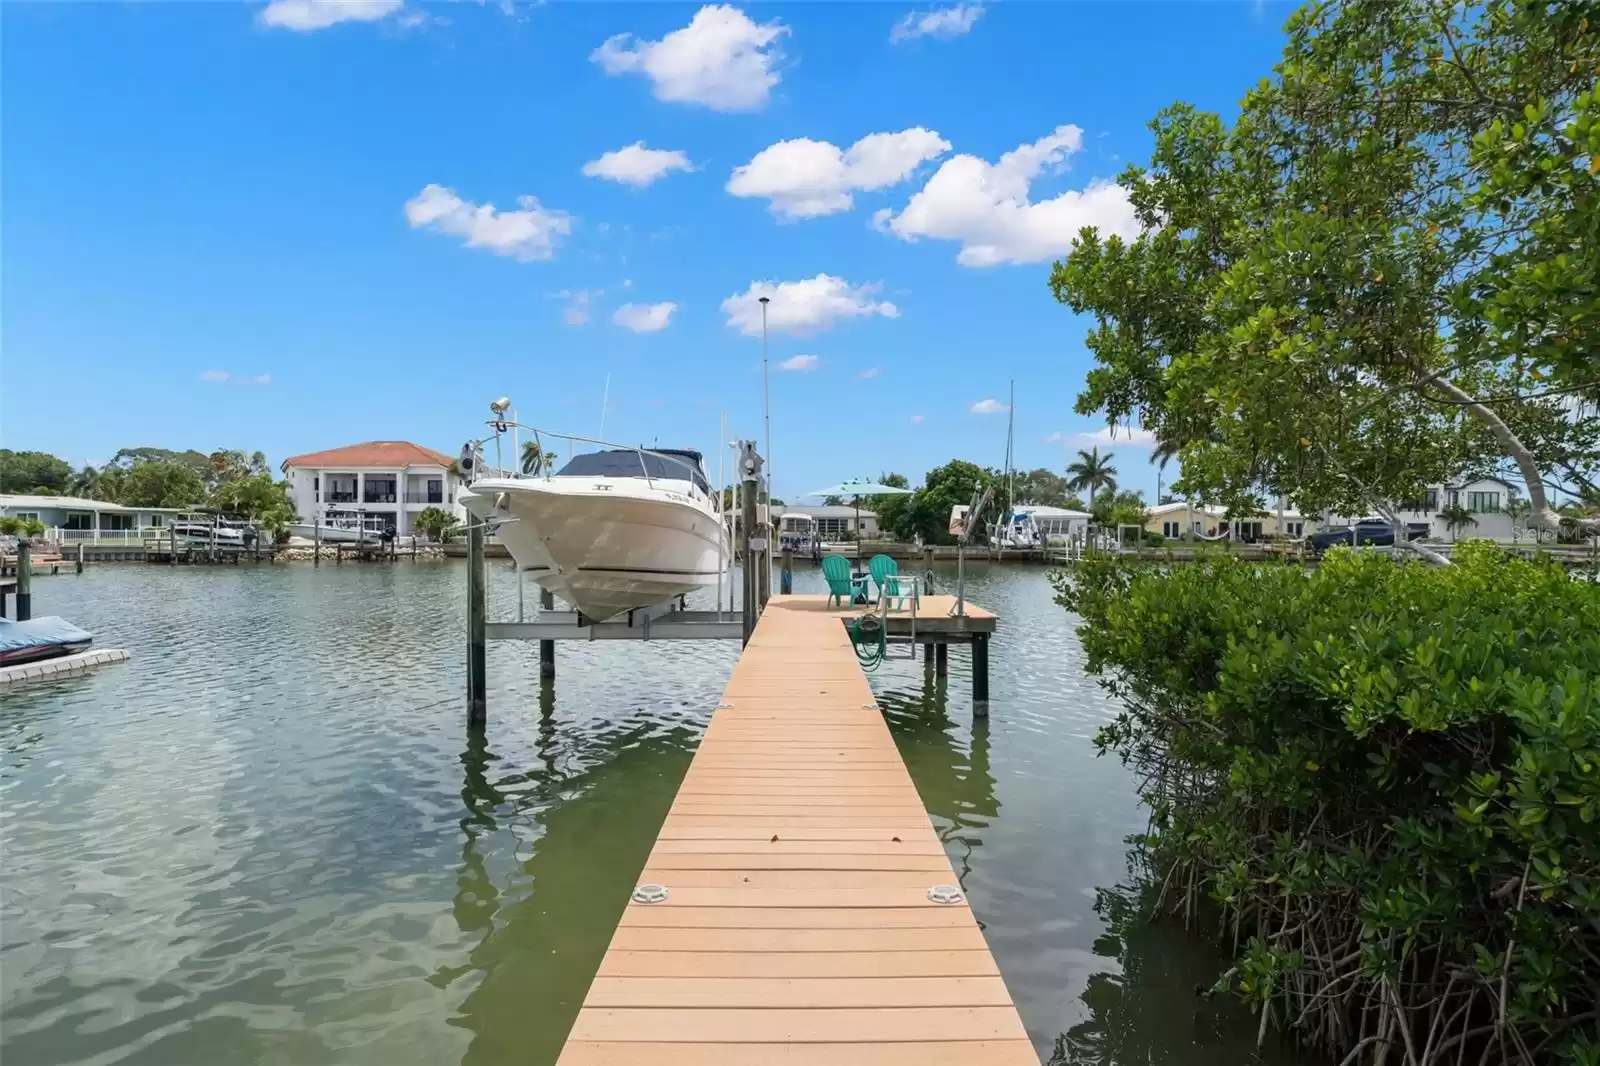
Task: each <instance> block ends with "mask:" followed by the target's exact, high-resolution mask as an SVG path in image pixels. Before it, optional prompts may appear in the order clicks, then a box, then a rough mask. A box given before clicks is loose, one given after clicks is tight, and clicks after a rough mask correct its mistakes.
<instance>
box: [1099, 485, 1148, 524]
mask: <svg viewBox="0 0 1600 1066" xmlns="http://www.w3.org/2000/svg"><path fill="white" fill-rule="evenodd" d="M1089 513H1090V514H1091V515H1093V516H1094V523H1095V525H1097V526H1100V527H1101V528H1104V529H1116V528H1117V527H1119V526H1141V527H1142V526H1143V525H1144V524H1145V523H1146V522H1148V521H1150V511H1149V510H1148V509H1147V508H1146V507H1145V505H1144V493H1142V492H1137V491H1135V490H1131V489H1124V490H1122V491H1121V492H1106V493H1104V494H1102V495H1101V496H1100V497H1099V498H1098V499H1097V500H1095V502H1094V503H1092V504H1090V505H1089Z"/></svg>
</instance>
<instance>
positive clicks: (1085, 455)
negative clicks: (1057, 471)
mask: <svg viewBox="0 0 1600 1066" xmlns="http://www.w3.org/2000/svg"><path fill="white" fill-rule="evenodd" d="M1067 487H1068V488H1069V489H1071V490H1072V491H1073V492H1087V493H1088V494H1089V510H1090V511H1093V510H1094V497H1095V493H1096V492H1097V491H1099V490H1101V489H1107V490H1112V491H1115V489H1116V487H1117V468H1116V467H1115V466H1112V465H1111V456H1109V455H1101V454H1100V449H1099V448H1098V447H1096V448H1090V449H1089V450H1088V451H1084V450H1083V449H1081V448H1080V449H1078V458H1077V459H1075V460H1074V461H1072V462H1070V463H1068V464H1067Z"/></svg>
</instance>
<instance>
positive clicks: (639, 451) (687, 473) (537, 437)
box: [471, 419, 712, 500]
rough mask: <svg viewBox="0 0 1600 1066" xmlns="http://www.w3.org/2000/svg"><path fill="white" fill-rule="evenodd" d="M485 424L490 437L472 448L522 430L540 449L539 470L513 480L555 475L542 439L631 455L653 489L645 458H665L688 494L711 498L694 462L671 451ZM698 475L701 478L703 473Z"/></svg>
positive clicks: (506, 421)
mask: <svg viewBox="0 0 1600 1066" xmlns="http://www.w3.org/2000/svg"><path fill="white" fill-rule="evenodd" d="M486 424H487V425H488V426H489V428H490V429H492V430H493V431H494V432H493V433H491V434H490V435H489V436H487V437H484V438H483V439H482V440H478V441H473V442H471V446H473V447H476V448H480V449H481V447H482V446H483V445H484V444H485V443H486V442H488V441H491V440H497V439H498V438H499V437H501V436H502V435H504V434H505V433H507V432H509V431H511V430H522V431H524V432H527V433H531V434H532V435H533V443H534V447H536V448H537V449H538V450H539V456H540V460H539V469H538V470H535V471H520V470H515V469H514V470H513V473H512V476H513V477H538V478H544V479H549V478H550V477H551V476H553V475H554V473H555V462H554V456H555V453H553V452H550V451H548V450H546V448H545V439H546V438H549V439H550V440H563V441H567V442H568V443H569V444H586V445H594V446H596V447H600V448H609V449H612V450H614V451H630V452H633V453H634V454H635V455H636V456H637V457H638V459H639V469H640V471H641V472H642V473H643V475H644V480H645V484H647V485H648V486H650V487H651V488H654V487H655V479H654V477H653V476H652V475H651V473H650V464H649V462H648V461H647V460H646V459H645V456H647V455H653V456H655V457H656V458H658V459H664V460H666V461H667V462H670V463H674V464H676V465H678V466H681V467H683V469H684V476H683V480H684V481H687V482H688V483H689V490H690V492H691V494H699V495H703V496H704V497H705V498H706V499H707V500H710V499H711V498H712V497H711V493H710V492H709V491H706V490H704V489H702V488H701V486H700V483H699V482H698V481H696V480H695V474H697V473H700V470H699V466H698V464H696V463H695V462H694V461H693V460H690V459H686V458H684V457H683V456H681V455H674V454H672V453H671V452H662V451H656V450H655V449H653V448H643V447H639V446H636V445H632V444H618V443H616V442H614V441H608V440H600V439H599V438H597V437H584V436H580V435H578V434H576V433H556V432H554V431H552V430H548V429H539V428H538V427H537V426H529V425H525V424H523V423H521V422H515V421H512V420H509V419H491V420H490V421H489V422H488V423H486ZM514 439H515V438H514V437H513V440H514ZM512 458H513V461H514V462H515V461H517V459H518V457H517V456H515V455H513V457H512ZM701 476H704V475H703V474H702V475H701Z"/></svg>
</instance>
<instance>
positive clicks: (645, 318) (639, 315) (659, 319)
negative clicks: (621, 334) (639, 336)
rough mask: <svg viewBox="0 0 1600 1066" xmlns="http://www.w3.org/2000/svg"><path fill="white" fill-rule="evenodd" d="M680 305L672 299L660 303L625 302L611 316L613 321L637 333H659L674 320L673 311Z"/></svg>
mask: <svg viewBox="0 0 1600 1066" xmlns="http://www.w3.org/2000/svg"><path fill="white" fill-rule="evenodd" d="M677 309H678V305H677V304H675V303H672V302H670V301H668V302H665V303H658V304H623V305H622V306H621V307H619V308H617V310H616V313H615V314H613V315H612V316H611V321H613V322H615V323H616V324H617V325H619V326H621V327H622V328H623V329H631V330H633V331H634V332H635V333H657V332H660V331H661V330H664V329H666V328H667V324H668V323H669V322H671V321H672V312H674V311H676V310H677Z"/></svg>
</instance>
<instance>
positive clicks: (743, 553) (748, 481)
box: [739, 445, 761, 645]
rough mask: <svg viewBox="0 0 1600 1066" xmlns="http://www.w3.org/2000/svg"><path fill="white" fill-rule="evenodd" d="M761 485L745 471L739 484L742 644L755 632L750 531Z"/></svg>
mask: <svg viewBox="0 0 1600 1066" xmlns="http://www.w3.org/2000/svg"><path fill="white" fill-rule="evenodd" d="M745 454H746V455H747V456H753V455H755V449H754V448H751V447H749V446H748V445H747V446H746V448H745ZM760 484H761V482H760V475H759V472H756V471H751V470H746V471H745V473H744V480H742V481H741V482H739V503H740V505H741V506H740V514H739V554H740V557H741V558H742V559H743V560H744V588H743V592H744V601H743V602H744V643H745V644H747V645H748V644H749V643H750V634H752V633H754V632H755V631H756V597H757V595H758V590H757V589H756V581H757V578H756V553H755V548H754V545H753V543H752V541H753V539H754V538H753V537H752V536H751V531H752V530H754V529H755V527H756V492H757V488H758V486H759V485H760Z"/></svg>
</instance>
